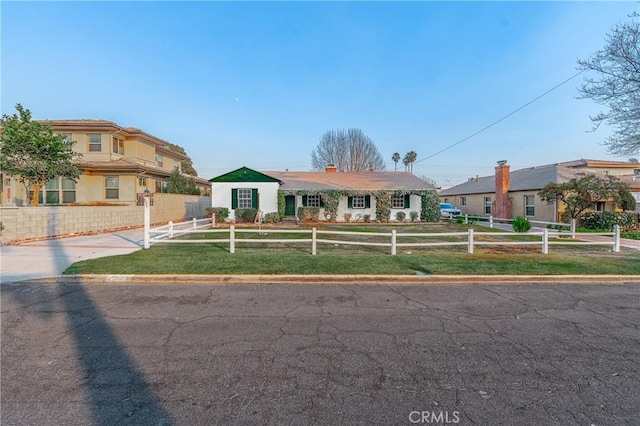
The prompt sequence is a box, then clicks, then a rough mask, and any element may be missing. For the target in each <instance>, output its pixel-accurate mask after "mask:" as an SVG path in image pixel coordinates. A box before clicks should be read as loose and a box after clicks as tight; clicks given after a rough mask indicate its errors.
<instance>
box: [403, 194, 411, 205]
mask: <svg viewBox="0 0 640 426" xmlns="http://www.w3.org/2000/svg"><path fill="white" fill-rule="evenodd" d="M409 207H411V195H409V194H405V196H404V208H405V209H408V208H409Z"/></svg>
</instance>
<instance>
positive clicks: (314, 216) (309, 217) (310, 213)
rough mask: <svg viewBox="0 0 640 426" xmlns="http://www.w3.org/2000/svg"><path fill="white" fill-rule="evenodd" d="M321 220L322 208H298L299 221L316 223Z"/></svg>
mask: <svg viewBox="0 0 640 426" xmlns="http://www.w3.org/2000/svg"><path fill="white" fill-rule="evenodd" d="M319 218H320V207H298V219H299V220H300V221H302V222H316V221H317V220H319Z"/></svg>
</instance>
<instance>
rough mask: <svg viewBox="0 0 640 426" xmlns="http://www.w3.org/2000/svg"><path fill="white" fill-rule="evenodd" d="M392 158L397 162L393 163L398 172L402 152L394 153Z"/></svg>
mask: <svg viewBox="0 0 640 426" xmlns="http://www.w3.org/2000/svg"><path fill="white" fill-rule="evenodd" d="M391 159H392V160H393V162H394V163H395V164H394V165H393V171H394V172H397V171H398V161H400V153H399V152H394V153H393V155H392V156H391Z"/></svg>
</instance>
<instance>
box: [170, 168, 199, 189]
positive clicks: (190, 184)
mask: <svg viewBox="0 0 640 426" xmlns="http://www.w3.org/2000/svg"><path fill="white" fill-rule="evenodd" d="M167 192H168V193H171V194H186V195H200V191H199V190H198V187H197V186H196V182H195V180H194V179H189V178H187V177H186V176H185V175H184V174H182V173H180V170H178V169H177V168H175V169H173V171H172V172H171V174H170V175H169V181H168V182H167Z"/></svg>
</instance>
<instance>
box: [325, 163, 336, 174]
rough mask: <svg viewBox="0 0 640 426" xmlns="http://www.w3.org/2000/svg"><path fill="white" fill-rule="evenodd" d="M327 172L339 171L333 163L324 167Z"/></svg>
mask: <svg viewBox="0 0 640 426" xmlns="http://www.w3.org/2000/svg"><path fill="white" fill-rule="evenodd" d="M324 171H325V172H327V173H335V172H337V171H338V168H337V167H336V166H334V165H333V164H327V168H326V169H324Z"/></svg>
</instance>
